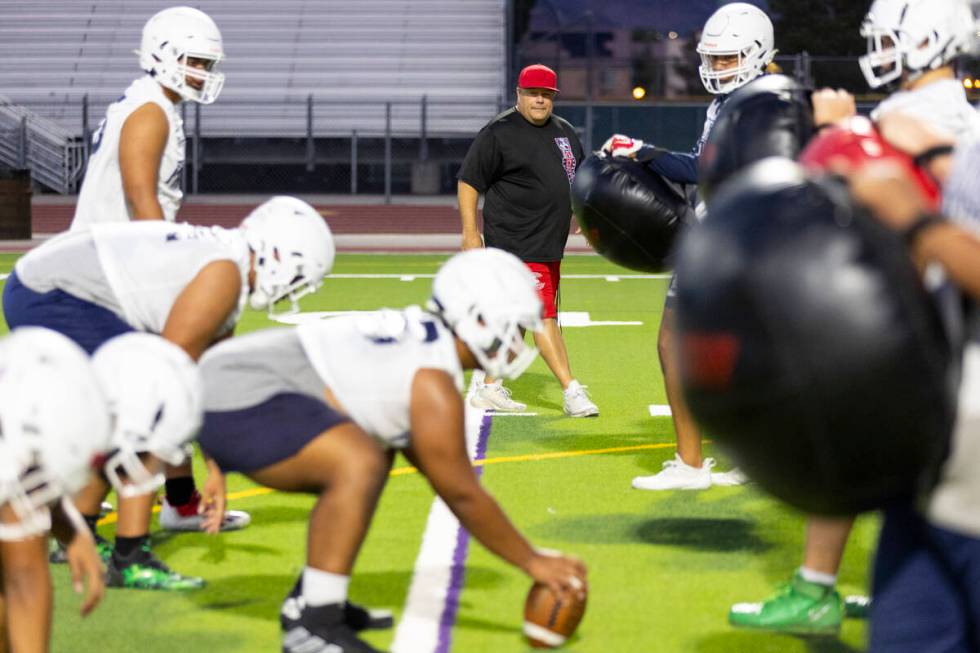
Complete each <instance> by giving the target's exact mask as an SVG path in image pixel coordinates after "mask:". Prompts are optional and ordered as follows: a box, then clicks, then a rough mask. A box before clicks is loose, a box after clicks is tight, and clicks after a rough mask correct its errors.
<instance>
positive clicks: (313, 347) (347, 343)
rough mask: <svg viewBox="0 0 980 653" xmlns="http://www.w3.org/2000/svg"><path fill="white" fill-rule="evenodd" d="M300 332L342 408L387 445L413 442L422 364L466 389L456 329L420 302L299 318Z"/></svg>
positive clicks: (400, 446) (393, 445) (305, 345)
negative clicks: (321, 318)
mask: <svg viewBox="0 0 980 653" xmlns="http://www.w3.org/2000/svg"><path fill="white" fill-rule="evenodd" d="M297 332H298V334H299V339H300V342H301V343H302V345H303V349H304V350H305V351H306V355H307V358H309V360H310V363H311V364H312V365H313V368H314V369H315V370H316V372H317V374H318V375H319V376H320V378H321V379H323V382H324V383H325V384H326V386H327V387H328V388H329V389H330V391H331V392H332V393H333V396H334V397H336V399H337V402H338V403H339V404H340V408H341V409H342V410H343V411H344V412H346V413H347V415H349V416H350V418H351V419H352V420H354V422H355V423H356V424H357V425H358V426H360V427H361V428H362V429H364V431H366V432H367V433H368V434H369V435H371V436H372V437H374V438H376V439H377V440H379V441H380V442H381V443H382V444H384V445H385V446H388V447H394V448H396V449H400V448H404V447H407V446H408V445H409V439H410V431H411V413H410V407H411V392H412V381H413V380H414V379H415V375H416V373H418V371H419V370H422V369H437V370H443V371H445V372H446V373H448V374H449V375H450V376H451V377H452V378H453V379H454V381H455V383H456V386H457V388H458V389H459V390H460V391H462V389H463V370H462V368H461V366H460V362H459V355H458V354H457V353H456V343H455V338H454V336H453V334H452V332H450V331H449V329H447V328H446V326H445V325H443V324H442V322H441V321H439V320H438V319H437V318H435V317H434V316H432V315H430V314H428V313H425V312H424V311H422V310H421V309H420V308H419V307H417V306H414V307H409V308H407V309H405V310H402V311H392V310H383V311H377V312H374V313H367V314H362V315H348V316H341V317H337V318H334V319H330V320H324V321H322V322H314V323H307V324H301V325H300V326H299V327H297Z"/></svg>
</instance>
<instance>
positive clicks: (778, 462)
mask: <svg viewBox="0 0 980 653" xmlns="http://www.w3.org/2000/svg"><path fill="white" fill-rule="evenodd" d="M676 310H677V324H678V331H679V337H678V338H677V342H678V343H680V344H679V347H680V349H679V358H680V361H681V363H680V371H681V379H682V384H683V387H684V393H685V396H686V398H687V401H688V403H689V405H690V408H691V411H692V412H693V414H694V415H695V417H696V419H697V421H698V423H699V424H701V425H702V426H703V428H704V429H705V432H706V433H707V434H708V435H709V436H710V437H712V438H715V439H716V441H717V442H718V443H719V445H720V446H722V448H723V449H724V450H726V451H728V452H729V453H730V455H731V457H732V458H733V460H734V462H735V463H736V464H738V465H739V466H740V467H741V468H742V469H744V470H745V472H746V473H747V474H748V475H749V477H751V478H753V479H755V480H756V481H758V483H759V485H761V486H762V487H763V488H764V489H766V490H768V491H769V492H771V493H772V494H774V495H776V496H777V497H779V498H781V499H783V500H785V501H787V502H788V503H790V504H792V505H794V506H796V507H798V508H801V509H803V510H806V511H809V512H816V513H826V514H853V513H856V512H859V511H862V510H867V509H873V508H877V507H880V506H882V505H883V504H885V503H887V502H888V501H890V500H892V499H899V498H907V497H910V496H912V495H913V494H914V493H915V492H916V490H918V489H921V488H922V486H923V485H924V484H926V483H927V482H928V481H929V480H931V478H932V474H934V473H935V471H936V470H937V468H938V466H939V463H940V462H941V460H942V458H943V456H944V454H945V452H946V446H947V443H948V439H949V435H950V431H951V424H952V417H953V414H954V408H955V387H954V386H955V371H956V365H955V364H954V363H953V362H952V361H953V360H954V359H953V357H952V356H951V353H950V348H949V346H948V344H947V340H946V338H945V336H944V331H943V328H942V324H941V322H940V321H939V319H938V317H937V313H936V311H935V309H934V305H933V303H932V301H931V300H930V297H929V296H928V295H927V293H926V291H925V290H924V289H923V287H922V284H921V282H920V279H919V276H918V274H917V272H916V270H915V268H914V266H913V265H912V263H911V261H910V259H909V257H908V253H907V250H906V248H905V246H904V243H903V242H902V240H901V238H900V237H899V236H897V235H895V233H894V232H892V231H890V230H888V229H887V228H885V227H883V226H882V225H881V224H879V223H878V222H877V221H876V220H874V219H873V218H872V217H870V216H868V215H867V214H865V213H864V212H863V211H862V210H860V209H859V208H858V207H857V206H856V205H855V204H854V203H853V202H852V200H851V199H850V197H849V196H848V194H847V190H846V188H845V187H844V186H843V185H841V184H840V183H839V182H836V181H833V180H831V179H829V178H823V179H809V178H807V177H806V176H805V174H804V172H803V169H802V168H801V167H800V166H799V165H798V164H796V163H794V162H792V161H789V160H786V159H768V160H765V161H761V162H759V163H756V164H753V165H752V166H751V167H749V168H748V169H747V170H745V171H743V172H742V173H740V174H739V175H738V176H736V177H734V178H733V179H732V180H731V181H730V182H729V183H728V184H726V186H725V188H724V189H723V190H722V191H721V192H720V193H719V194H718V195H717V197H716V198H715V201H714V203H713V204H712V207H711V213H710V215H709V218H708V219H707V220H705V221H704V222H703V223H700V224H698V225H696V226H694V227H693V228H692V229H691V230H690V231H689V232H688V233H687V235H686V237H685V238H684V240H683V242H682V243H681V245H680V247H679V249H678V254H677V304H676Z"/></svg>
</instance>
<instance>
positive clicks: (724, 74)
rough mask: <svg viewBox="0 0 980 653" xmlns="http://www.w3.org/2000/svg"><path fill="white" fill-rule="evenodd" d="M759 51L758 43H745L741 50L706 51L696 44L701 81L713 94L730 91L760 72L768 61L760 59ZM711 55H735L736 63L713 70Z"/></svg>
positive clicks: (760, 48) (749, 80)
mask: <svg viewBox="0 0 980 653" xmlns="http://www.w3.org/2000/svg"><path fill="white" fill-rule="evenodd" d="M761 53H762V46H761V45H759V44H758V43H752V44H750V45H747V46H746V47H744V48H742V49H741V50H729V51H725V52H722V51H712V52H708V51H705V50H703V49H701V47H700V46H698V54H700V55H701V65H700V66H699V67H698V72H699V73H700V74H701V83H703V84H704V87H705V89H707V90H708V92H709V93H712V94H715V95H726V94H728V93H731V92H732V91H735V90H736V89H738V88H741V87H742V86H744V85H745V84H747V83H749V82H751V81H752V80H753V79H755V78H756V77H758V76H759V75H761V74H762V71H763V69H764V68H765V67H766V65H767V63H768V62H763V61H762V59H761V58H760V56H761ZM713 57H735V58H736V63H735V65H734V66H732V67H729V68H725V69H723V70H715V69H714V66H713V65H712V58H713Z"/></svg>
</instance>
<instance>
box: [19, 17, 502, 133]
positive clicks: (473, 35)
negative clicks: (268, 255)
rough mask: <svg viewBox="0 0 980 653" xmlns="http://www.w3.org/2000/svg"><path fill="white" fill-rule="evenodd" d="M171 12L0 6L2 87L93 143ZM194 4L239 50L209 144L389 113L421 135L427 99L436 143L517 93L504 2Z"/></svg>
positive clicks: (334, 129)
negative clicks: (509, 73)
mask: <svg viewBox="0 0 980 653" xmlns="http://www.w3.org/2000/svg"><path fill="white" fill-rule="evenodd" d="M171 4H179V1H175V2H173V3H169V2H165V1H163V2H162V1H160V0H32V1H30V2H23V1H22V0H0V17H2V19H0V61H2V62H3V63H0V89H2V92H3V94H4V95H6V96H8V97H9V98H11V100H12V101H13V102H15V103H17V104H19V105H22V106H24V107H27V108H28V109H29V110H30V111H32V112H33V113H35V114H37V115H38V116H41V117H43V118H47V119H50V120H53V121H56V122H57V123H59V124H60V125H61V126H62V127H63V128H64V129H67V130H69V131H73V132H74V133H76V134H79V135H81V133H82V127H83V124H84V125H87V126H88V127H89V128H94V127H95V125H96V124H97V123H98V121H99V120H100V119H101V117H102V115H103V112H104V109H105V106H106V105H107V104H108V103H109V102H111V101H112V100H114V99H115V98H117V97H118V96H119V95H120V94H121V92H122V91H123V90H124V89H125V88H126V86H127V85H128V84H129V83H130V81H131V80H132V79H133V78H135V77H136V76H138V75H139V74H140V71H139V68H138V66H137V59H136V56H135V55H134V54H133V50H134V49H135V48H137V47H138V45H139V38H140V31H141V29H142V26H143V24H144V22H145V21H146V19H147V18H148V17H149V16H151V15H152V14H153V13H155V12H156V11H158V10H160V9H162V8H165V7H167V6H170V5H171ZM187 4H190V5H192V6H195V7H198V8H200V9H202V10H204V11H206V12H208V13H209V14H210V15H211V16H212V17H213V18H214V19H215V22H217V24H218V26H219V28H220V29H221V31H222V34H223V36H224V40H225V51H226V54H227V60H226V62H225V63H224V64H223V66H222V70H223V71H224V72H225V74H226V76H227V79H226V83H225V88H224V91H223V92H222V95H221V97H220V98H219V99H218V101H217V102H216V103H215V104H213V105H210V106H207V107H201V108H200V126H199V128H200V133H201V134H202V135H203V136H204V137H296V136H305V135H308V130H309V129H310V126H312V129H313V131H314V133H315V135H316V136H318V137H319V136H349V135H350V134H351V132H352V131H353V130H357V131H358V133H359V134H363V135H365V136H370V135H379V134H382V133H384V130H385V128H386V112H387V111H389V110H390V129H391V132H392V133H393V134H395V135H398V134H405V135H417V134H418V133H419V129H420V124H421V122H422V106H423V101H422V98H423V96H424V97H425V98H426V101H425V107H426V109H425V123H426V128H427V133H428V134H429V135H430V136H435V135H443V134H444V135H461V134H472V133H473V132H475V131H476V130H478V129H479V128H480V126H481V125H482V124H484V123H485V122H486V120H487V119H488V118H489V117H490V116H492V115H493V114H494V113H495V112H496V110H497V108H498V106H499V103H500V98H501V96H502V95H504V94H505V93H506V90H505V88H504V87H505V79H506V65H505V59H506V54H505V53H506V49H505V22H506V21H505V7H504V0H355V1H353V2H352V1H350V0H266V1H264V2H259V1H257V0H203V1H198V2H195V1H188V2H187ZM86 95H87V96H88V107H89V109H88V115H87V117H86V116H85V115H83V98H85V96H86ZM311 96H312V100H310V98H311ZM386 103H390V109H387V108H386ZM310 111H312V115H311V117H312V120H308V112H310ZM187 113H188V115H189V121H190V122H193V120H192V118H193V116H191V115H190V114H193V113H194V110H193V108H191V107H188V111H187ZM188 126H189V127H191V125H188Z"/></svg>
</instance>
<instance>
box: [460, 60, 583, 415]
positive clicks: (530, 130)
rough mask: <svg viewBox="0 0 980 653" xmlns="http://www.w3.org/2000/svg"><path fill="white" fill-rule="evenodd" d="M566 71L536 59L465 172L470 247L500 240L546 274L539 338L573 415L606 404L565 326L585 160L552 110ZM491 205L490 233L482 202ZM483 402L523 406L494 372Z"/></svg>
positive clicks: (479, 394) (480, 393) (481, 390)
mask: <svg viewBox="0 0 980 653" xmlns="http://www.w3.org/2000/svg"><path fill="white" fill-rule="evenodd" d="M557 84H558V77H557V75H555V72H554V71H553V70H551V69H550V68H548V67H547V66H542V65H534V66H528V67H527V68H525V69H524V70H522V71H521V74H520V76H519V78H518V83H517V106H515V107H514V108H513V109H508V110H507V111H504V112H503V113H501V114H500V115H498V116H497V117H495V118H494V119H493V120H491V121H490V122H489V123H488V124H487V125H486V126H485V127H484V128H483V129H481V130H480V133H479V134H478V135H477V137H476V140H474V141H473V144H472V145H471V146H470V150H469V152H467V153H466V159H465V160H464V161H463V167H462V169H461V170H460V171H459V186H458V194H459V212H460V215H461V216H462V220H463V249H473V248H476V247H483V246H484V240H485V241H486V246H487V247H498V248H500V249H503V250H506V251H508V252H511V253H513V254H515V255H517V256H518V257H520V259H521V260H522V261H524V262H525V263H526V264H527V266H528V267H529V268H530V269H531V271H532V272H533V273H534V274H535V276H536V277H537V278H538V292H539V293H540V295H541V301H542V303H543V304H544V313H543V317H544V330H543V331H542V332H541V333H535V334H534V341H535V344H536V345H537V347H538V349H539V350H540V351H541V357H542V358H544V360H545V362H546V363H547V364H548V367H550V368H551V371H552V372H553V373H554V375H555V377H556V378H557V379H558V381H559V382H560V383H561V385H562V388H564V396H565V402H564V403H565V406H564V407H565V414H567V415H570V416H572V417H590V416H594V415H598V414H599V409H598V408H597V407H596V405H595V404H594V403H592V401H591V400H590V399H589V396H588V394H587V393H586V391H585V387H584V386H582V385H581V384H580V383H579V382H578V381H576V380H575V378H574V377H573V376H572V372H571V368H570V366H569V364H568V353H567V351H566V349H565V341H564V340H563V339H562V336H561V331H560V330H559V329H558V310H557V305H556V299H557V296H558V285H559V281H560V279H561V259H562V256H563V255H564V252H565V242H566V241H567V240H568V230H569V226H570V225H571V220H572V205H571V196H570V194H569V187H570V186H571V183H572V179H573V178H574V177H575V169H576V168H577V167H578V164H579V163H580V162H581V161H582V144H581V143H580V142H579V140H578V136H577V135H576V134H575V130H574V128H573V127H572V126H571V125H570V124H568V122H567V121H565V120H563V119H561V118H559V117H558V116H555V115H552V109H553V108H554V98H555V94H556V93H558V86H557ZM481 193H482V194H484V195H485V196H486V199H485V202H484V207H483V236H484V237H483V238H481V237H480V231H479V228H478V227H477V219H476V214H477V202H478V200H479V197H480V194H481ZM471 401H472V403H473V405H475V406H476V407H478V408H492V409H494V410H506V411H521V410H524V409H525V408H527V406H525V405H524V404H521V403H518V402H516V401H514V400H513V399H511V398H510V391H508V390H507V389H506V388H504V387H503V386H502V385H501V384H500V382H499V381H496V382H494V380H493V379H486V383H484V384H482V385H481V386H479V387H478V388H477V390H476V392H475V393H474V395H473V398H472V400H471Z"/></svg>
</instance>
